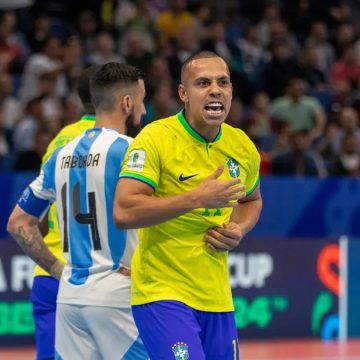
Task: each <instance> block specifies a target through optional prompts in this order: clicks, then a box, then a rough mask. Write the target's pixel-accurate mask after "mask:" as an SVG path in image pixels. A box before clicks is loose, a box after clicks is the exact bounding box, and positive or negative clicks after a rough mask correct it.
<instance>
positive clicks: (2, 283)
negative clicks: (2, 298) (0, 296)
mask: <svg viewBox="0 0 360 360" xmlns="http://www.w3.org/2000/svg"><path fill="white" fill-rule="evenodd" d="M7 289H8V286H7V282H6V277H5V272H4V268H3V265H2V262H1V259H0V292H5V291H6V290H7Z"/></svg>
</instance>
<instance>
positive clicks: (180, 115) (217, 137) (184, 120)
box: [177, 110, 222, 144]
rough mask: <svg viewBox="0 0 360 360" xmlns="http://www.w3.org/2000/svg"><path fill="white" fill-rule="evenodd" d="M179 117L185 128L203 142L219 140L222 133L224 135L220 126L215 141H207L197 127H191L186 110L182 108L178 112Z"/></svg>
mask: <svg viewBox="0 0 360 360" xmlns="http://www.w3.org/2000/svg"><path fill="white" fill-rule="evenodd" d="M177 117H178V119H179V121H180V123H181V125H182V126H183V127H184V129H185V130H186V132H187V133H188V134H189V135H190V136H192V137H193V138H195V139H196V140H198V141H201V142H202V143H205V144H208V143H209V142H216V141H218V140H220V138H221V135H222V130H221V127H220V130H219V132H218V133H217V135H216V136H215V139H214V140H213V141H207V140H206V139H205V138H204V137H203V136H202V135H201V134H199V133H198V132H197V131H196V130H195V129H193V128H192V127H191V125H190V124H189V123H188V121H187V120H186V118H185V111H184V110H182V111H180V112H179V113H178V114H177Z"/></svg>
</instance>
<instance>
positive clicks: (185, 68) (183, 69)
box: [181, 51, 229, 84]
mask: <svg viewBox="0 0 360 360" xmlns="http://www.w3.org/2000/svg"><path fill="white" fill-rule="evenodd" d="M211 58H219V59H221V60H222V61H223V62H224V63H225V64H226V61H225V60H224V59H223V58H222V57H221V56H219V55H218V54H216V53H214V52H212V51H200V52H197V53H195V54H193V55H191V56H190V57H189V58H187V59H186V60H185V62H184V63H183V65H182V67H181V83H182V84H185V82H186V78H187V73H188V71H189V68H190V67H191V66H192V65H193V63H194V62H195V61H196V60H200V59H211ZM226 67H227V64H226ZM228 72H229V71H228Z"/></svg>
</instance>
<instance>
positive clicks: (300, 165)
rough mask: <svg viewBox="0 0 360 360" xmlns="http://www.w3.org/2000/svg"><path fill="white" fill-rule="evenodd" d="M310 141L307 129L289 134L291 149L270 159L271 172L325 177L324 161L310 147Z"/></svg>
mask: <svg viewBox="0 0 360 360" xmlns="http://www.w3.org/2000/svg"><path fill="white" fill-rule="evenodd" d="M310 141H311V137H310V136H309V134H308V132H307V131H305V130H299V131H295V132H294V133H293V134H292V136H291V149H290V150H289V151H287V152H284V153H283V154H279V155H277V156H275V157H274V158H273V159H272V174H274V175H295V176H319V177H325V176H326V175H327V171H326V167H325V164H324V161H323V159H322V158H321V156H320V155H319V154H318V153H316V152H314V151H312V150H311V149H310Z"/></svg>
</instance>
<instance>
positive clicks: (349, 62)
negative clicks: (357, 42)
mask: <svg viewBox="0 0 360 360" xmlns="http://www.w3.org/2000/svg"><path fill="white" fill-rule="evenodd" d="M330 79H331V81H332V82H335V81H337V80H349V81H351V82H353V83H354V84H355V85H356V86H357V85H358V84H359V81H360V65H359V63H358V62H357V57H356V51H355V48H354V46H353V45H349V46H348V47H345V48H344V49H343V52H342V54H341V58H340V60H339V61H338V62H336V63H335V64H334V66H333V67H332V68H331V70H330Z"/></svg>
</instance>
